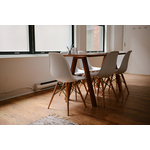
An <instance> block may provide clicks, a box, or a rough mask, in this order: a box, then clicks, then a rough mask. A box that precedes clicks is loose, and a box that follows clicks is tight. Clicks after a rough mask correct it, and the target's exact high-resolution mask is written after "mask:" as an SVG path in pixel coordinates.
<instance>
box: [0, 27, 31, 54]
mask: <svg viewBox="0 0 150 150" xmlns="http://www.w3.org/2000/svg"><path fill="white" fill-rule="evenodd" d="M27 36H28V34H27V26H26V25H0V52H14V51H17V52H19V51H20V52H22V51H25V52H26V51H29V48H28V42H27V39H28V38H27Z"/></svg>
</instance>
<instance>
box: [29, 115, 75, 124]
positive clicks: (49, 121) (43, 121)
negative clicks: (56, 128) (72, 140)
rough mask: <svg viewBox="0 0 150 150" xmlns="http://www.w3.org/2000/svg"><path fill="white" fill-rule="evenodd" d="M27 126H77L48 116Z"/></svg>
mask: <svg viewBox="0 0 150 150" xmlns="http://www.w3.org/2000/svg"><path fill="white" fill-rule="evenodd" d="M29 125H78V124H76V123H73V122H70V121H67V120H64V119H61V118H58V117H54V116H51V115H50V116H47V117H45V118H42V119H40V120H37V121H35V122H33V123H31V124H29Z"/></svg>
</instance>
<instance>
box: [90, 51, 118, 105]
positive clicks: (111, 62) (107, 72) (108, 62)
mask: <svg viewBox="0 0 150 150" xmlns="http://www.w3.org/2000/svg"><path fill="white" fill-rule="evenodd" d="M118 54H119V52H118V51H112V52H110V53H108V54H107V56H106V57H105V59H104V62H103V64H102V67H101V69H100V70H99V72H94V73H91V76H92V77H94V78H95V77H96V78H97V79H98V81H97V86H98V92H97V96H98V93H99V87H100V83H101V85H102V93H103V103H104V107H105V94H104V90H105V87H106V85H105V87H104V81H103V78H107V79H108V80H107V81H109V82H110V86H111V87H112V89H113V92H114V95H115V97H116V99H117V96H116V93H115V90H114V87H113V85H112V78H110V77H111V76H112V75H113V74H114V72H115V68H116V61H117V56H118ZM117 100H118V99H117Z"/></svg>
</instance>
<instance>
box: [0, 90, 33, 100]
mask: <svg viewBox="0 0 150 150" xmlns="http://www.w3.org/2000/svg"><path fill="white" fill-rule="evenodd" d="M31 93H35V91H31V92H27V93H23V94H18V95H15V96H10V97H7V98H4V99H0V101H4V100H8V99H11V98H16V97H19V96H23V95H27V94H31Z"/></svg>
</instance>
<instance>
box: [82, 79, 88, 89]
mask: <svg viewBox="0 0 150 150" xmlns="http://www.w3.org/2000/svg"><path fill="white" fill-rule="evenodd" d="M82 84H83V85H84V88H85V90H86V91H88V90H87V88H86V86H85V81H84V80H82Z"/></svg>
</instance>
